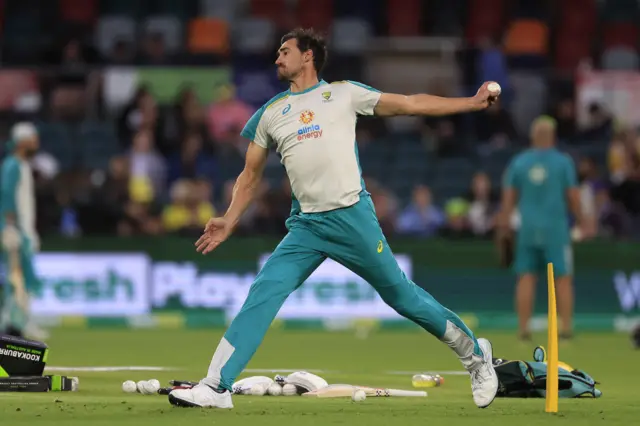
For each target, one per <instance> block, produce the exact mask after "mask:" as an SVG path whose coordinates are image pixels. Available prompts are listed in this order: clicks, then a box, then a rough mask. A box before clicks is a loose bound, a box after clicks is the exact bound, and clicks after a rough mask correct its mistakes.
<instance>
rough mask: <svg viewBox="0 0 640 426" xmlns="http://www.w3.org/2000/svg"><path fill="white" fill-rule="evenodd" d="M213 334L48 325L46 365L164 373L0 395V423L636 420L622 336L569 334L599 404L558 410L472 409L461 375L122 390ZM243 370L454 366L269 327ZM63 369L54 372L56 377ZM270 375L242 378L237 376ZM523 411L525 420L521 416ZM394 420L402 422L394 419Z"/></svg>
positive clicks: (203, 358)
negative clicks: (196, 400) (428, 382)
mask: <svg viewBox="0 0 640 426" xmlns="http://www.w3.org/2000/svg"><path fill="white" fill-rule="evenodd" d="M220 336H221V331H180V330H146V331H125V330H69V329H68V330H55V331H54V334H53V337H52V339H51V340H50V342H49V346H50V348H51V354H50V358H49V363H48V365H50V366H66V367H89V366H159V367H160V366H161V367H170V368H174V369H179V370H177V371H163V372H140V371H120V372H74V373H71V372H70V373H68V374H69V375H76V376H78V377H79V378H80V391H79V392H76V393H71V392H63V393H46V394H18V393H13V394H0V418H2V421H3V424H6V425H22V424H24V425H26V424H29V425H32V424H43V425H44V424H47V425H58V424H60V425H118V426H126V425H155V426H162V425H175V424H177V423H178V422H180V423H182V424H198V425H199V424H206V425H211V424H214V425H223V424H224V425H251V424H253V423H255V424H260V425H266V426H270V425H282V424H292V425H327V424H337V425H349V426H353V425H355V426H358V425H363V426H364V425H367V426H369V425H390V424H395V425H399V424H402V425H418V424H446V425H447V426H455V425H466V424H469V425H471V424H473V425H476V426H480V425H491V426H502V425H504V426H513V425H514V424H520V425H543V424H544V425H554V424H559V425H560V424H561V425H589V424H606V425H631V424H637V423H638V421H639V420H640V404H639V403H638V397H637V384H636V380H635V378H636V377H637V374H638V373H637V370H636V368H635V367H634V366H635V365H636V364H637V360H638V358H639V357H640V352H639V351H636V350H634V349H632V348H631V345H630V341H629V338H628V336H626V335H621V334H584V335H578V336H577V337H576V339H575V340H574V341H573V342H570V343H567V344H563V343H561V345H560V358H561V360H562V361H565V362H568V363H569V364H571V365H573V366H574V367H576V368H581V369H583V370H585V371H586V372H587V373H589V374H591V375H592V376H593V377H594V378H595V379H596V380H597V381H599V382H601V383H602V384H601V385H599V386H598V387H599V388H600V389H601V390H602V392H603V396H602V398H600V399H597V400H593V399H582V400H566V399H562V400H560V404H559V406H560V412H559V413H558V414H547V413H545V412H544V400H543V399H526V400H525V399H518V400H515V399H496V401H495V402H494V403H493V404H492V405H491V406H490V407H489V408H487V409H485V410H480V409H478V408H476V407H475V405H474V404H473V401H472V399H471V388H470V384H469V378H468V377H467V376H460V375H452V374H449V375H446V374H445V375H444V377H445V379H446V383H445V384H444V386H443V387H440V388H432V389H427V391H428V392H429V396H428V397H427V398H389V399H383V398H367V399H366V400H365V401H363V402H361V403H353V402H352V401H351V400H350V399H348V398H347V399H333V400H326V399H325V400H312V399H306V398H302V397H267V396H265V397H250V396H236V397H234V404H235V408H234V409H233V410H231V411H222V410H202V409H184V408H174V407H171V406H170V405H169V404H168V401H167V397H166V396H160V395H150V396H143V395H139V394H133V395H131V394H124V393H123V392H122V390H121V384H122V382H123V381H124V380H127V379H130V380H134V381H137V380H148V379H151V378H157V379H159V380H160V381H161V382H162V383H163V385H164V384H166V383H167V381H168V380H170V379H185V380H198V379H199V378H200V377H201V376H202V375H203V374H205V373H206V370H207V367H208V365H209V361H210V358H211V355H212V353H213V351H214V349H215V347H216V345H217V343H218V340H219V338H220ZM486 337H488V338H490V339H491V340H492V342H493V345H494V355H495V356H498V357H503V358H507V359H508V358H511V359H516V358H525V359H527V360H529V359H531V356H532V352H533V348H534V346H535V345H536V344H545V343H546V342H545V340H546V337H545V336H544V334H539V335H536V336H535V337H536V338H537V340H536V339H534V343H532V344H522V343H520V342H518V341H517V340H515V339H514V337H513V335H512V334H504V333H490V334H488V335H487V336H486ZM247 368H249V369H274V370H278V369H321V370H325V371H326V373H321V375H322V376H323V377H325V378H326V379H327V381H329V383H352V384H362V385H373V386H386V387H395V388H404V389H412V386H411V374H404V375H394V374H390V373H389V372H392V371H409V372H413V371H415V372H422V371H427V370H430V371H451V370H454V371H461V366H460V364H459V362H458V360H457V359H456V358H455V356H454V355H453V353H452V352H451V351H450V350H449V349H448V348H447V347H446V346H444V345H443V344H441V343H439V342H438V341H436V340H435V339H434V338H432V337H431V336H429V335H427V334H426V333H423V332H394V333H392V332H385V333H382V332H380V333H374V334H372V335H370V336H369V337H368V338H367V339H358V338H356V337H355V336H354V334H353V333H348V332H339V333H338V332H336V333H327V332H302V331H300V332H293V331H288V332H285V331H278V330H273V331H271V332H270V333H269V335H268V336H267V338H266V339H265V342H264V344H263V346H262V347H261V348H260V349H259V350H258V352H257V353H256V355H255V357H254V358H253V359H252V361H251V363H250V364H249V366H248V367H247ZM63 374H64V373H63ZM257 374H265V375H268V376H273V375H274V373H246V374H243V375H242V377H244V376H247V375H257ZM525 416H526V417H525ZM400 422H401V423H400Z"/></svg>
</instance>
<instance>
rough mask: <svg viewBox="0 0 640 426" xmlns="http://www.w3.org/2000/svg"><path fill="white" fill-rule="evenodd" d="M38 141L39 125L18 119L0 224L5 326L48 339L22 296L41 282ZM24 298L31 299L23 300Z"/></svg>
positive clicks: (10, 144) (4, 177)
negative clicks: (35, 171)
mask: <svg viewBox="0 0 640 426" xmlns="http://www.w3.org/2000/svg"><path fill="white" fill-rule="evenodd" d="M38 145H39V143H38V133H37V131H36V128H35V127H34V126H33V125H32V124H31V123H18V124H16V125H15V126H14V127H13V129H12V131H11V140H10V141H9V142H8V144H7V151H9V155H7V156H6V157H5V158H4V160H3V161H2V171H1V176H0V179H1V181H0V185H1V188H2V193H1V197H0V209H1V214H0V228H1V229H2V262H3V270H4V276H5V286H4V297H3V299H4V300H3V303H2V324H1V326H2V327H1V328H2V329H3V330H4V331H5V332H6V333H8V334H13V335H18V336H20V335H23V334H25V335H26V336H27V337H30V338H33V339H37V340H44V339H46V338H47V333H46V332H45V331H44V330H42V329H40V328H39V327H38V326H36V325H35V324H34V323H33V322H31V321H30V312H29V307H28V299H27V298H24V299H22V298H21V297H20V296H21V295H26V296H28V295H29V294H30V293H32V292H33V291H34V290H36V289H37V288H38V286H39V285H40V281H39V280H38V278H37V276H36V274H35V271H34V268H33V254H34V253H35V252H37V251H38V250H39V247H40V238H39V237H38V233H37V231H36V205H35V189H34V185H33V177H32V171H31V167H30V165H29V160H30V159H31V157H32V156H33V155H34V154H35V153H36V151H37V150H38ZM12 252H13V253H16V255H17V256H16V259H17V261H18V263H19V266H20V275H21V276H20V277H19V278H17V277H15V276H14V275H13V274H11V262H10V256H11V253H12ZM16 278H17V279H16ZM15 281H20V282H21V283H18V282H15ZM22 283H23V284H22ZM22 289H24V293H23V292H22ZM21 300H24V301H25V302H27V303H19V301H21ZM25 304H26V306H25ZM21 305H22V306H21Z"/></svg>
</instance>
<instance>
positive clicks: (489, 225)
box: [467, 173, 500, 238]
mask: <svg viewBox="0 0 640 426" xmlns="http://www.w3.org/2000/svg"><path fill="white" fill-rule="evenodd" d="M499 201H500V200H499V195H498V194H497V193H495V192H494V191H493V190H492V188H491V180H490V179H489V176H488V175H487V174H486V173H476V174H475V175H474V176H473V179H472V180H471V194H470V196H469V203H470V204H469V211H468V212H467V222H468V224H469V229H470V231H471V232H472V233H473V235H475V236H476V237H482V238H486V237H490V236H491V235H492V233H493V231H494V229H495V226H496V214H497V212H498V206H499Z"/></svg>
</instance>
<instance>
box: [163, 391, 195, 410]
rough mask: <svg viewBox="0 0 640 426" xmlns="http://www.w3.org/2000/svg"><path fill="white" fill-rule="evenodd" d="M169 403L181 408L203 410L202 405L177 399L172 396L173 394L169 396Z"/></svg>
mask: <svg viewBox="0 0 640 426" xmlns="http://www.w3.org/2000/svg"><path fill="white" fill-rule="evenodd" d="M169 403H170V404H171V405H173V406H175V407H181V408H203V407H202V405H198V404H194V403H193V402H189V401H185V400H184V399H180V398H176V397H175V396H174V395H171V394H169Z"/></svg>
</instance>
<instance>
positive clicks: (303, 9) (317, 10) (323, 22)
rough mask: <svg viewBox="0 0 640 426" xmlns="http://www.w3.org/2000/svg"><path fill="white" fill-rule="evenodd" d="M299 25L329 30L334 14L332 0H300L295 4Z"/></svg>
mask: <svg viewBox="0 0 640 426" xmlns="http://www.w3.org/2000/svg"><path fill="white" fill-rule="evenodd" d="M295 16H296V21H297V23H298V25H300V26H302V27H304V28H315V29H316V30H319V31H327V30H329V27H330V26H331V19H332V16H333V1H332V0H298V2H297V4H296V6H295Z"/></svg>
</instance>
